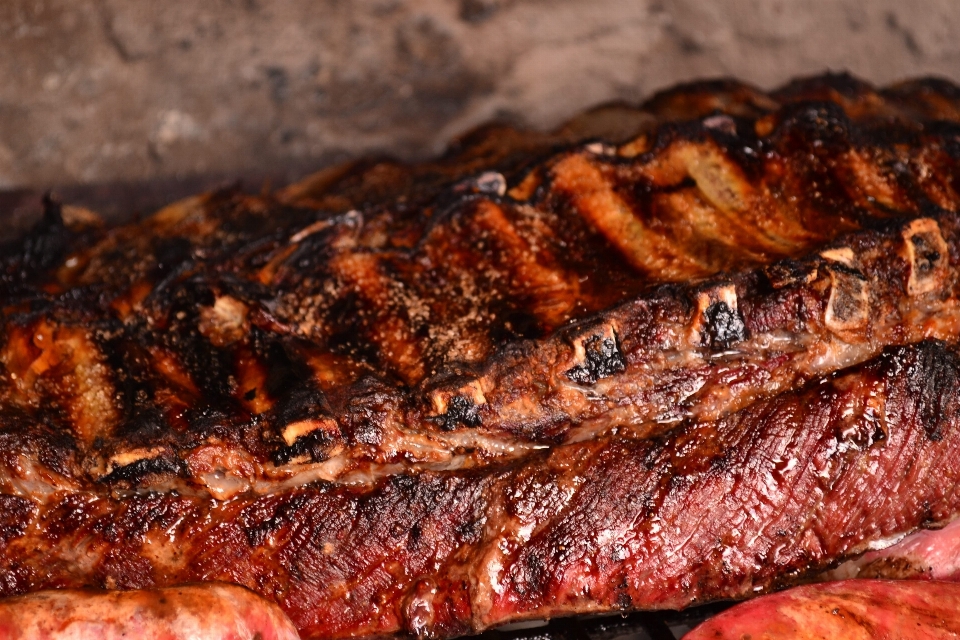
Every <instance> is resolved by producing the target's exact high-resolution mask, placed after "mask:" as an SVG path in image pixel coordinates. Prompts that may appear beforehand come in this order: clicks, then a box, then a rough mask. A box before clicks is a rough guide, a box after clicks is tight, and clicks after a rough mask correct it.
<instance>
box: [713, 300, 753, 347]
mask: <svg viewBox="0 0 960 640" xmlns="http://www.w3.org/2000/svg"><path fill="white" fill-rule="evenodd" d="M703 319H704V321H705V322H704V326H703V333H702V335H701V340H702V342H703V344H704V345H705V346H707V347H710V348H712V349H726V348H728V347H730V346H732V345H734V344H737V343H738V342H743V341H744V340H746V339H747V333H748V332H747V327H746V325H744V323H743V317H742V316H741V315H740V313H739V311H734V310H733V309H731V308H730V306H729V305H728V304H727V303H726V302H723V301H721V300H718V301H717V302H714V303H713V304H711V305H710V306H709V307H707V308H706V310H705V311H704V312H703Z"/></svg>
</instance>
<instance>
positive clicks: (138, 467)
mask: <svg viewBox="0 0 960 640" xmlns="http://www.w3.org/2000/svg"><path fill="white" fill-rule="evenodd" d="M187 473H188V470H187V465H186V464H185V463H184V462H183V461H182V460H178V459H176V458H173V457H168V456H159V457H157V458H143V459H141V460H137V461H136V462H134V463H131V464H128V465H124V466H122V467H118V468H116V469H114V470H113V471H111V472H110V473H109V474H107V475H106V476H104V477H103V478H101V479H100V482H103V483H105V484H113V483H116V482H128V483H130V484H131V485H134V484H141V483H143V482H144V481H145V479H146V478H147V476H152V475H167V474H171V475H177V476H186V475H187Z"/></svg>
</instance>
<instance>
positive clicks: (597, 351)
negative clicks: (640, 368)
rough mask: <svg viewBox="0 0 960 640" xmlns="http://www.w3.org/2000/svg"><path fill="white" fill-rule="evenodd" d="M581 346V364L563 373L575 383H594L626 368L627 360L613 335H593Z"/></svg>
mask: <svg viewBox="0 0 960 640" xmlns="http://www.w3.org/2000/svg"><path fill="white" fill-rule="evenodd" d="M583 348H584V362H583V364H578V365H577V366H575V367H573V368H572V369H569V370H567V371H566V374H565V375H566V376H567V377H568V378H570V379H571V380H573V381H574V382H576V383H577V384H594V383H596V382H597V380H600V379H602V378H607V377H609V376H612V375H614V374H617V373H620V372H622V371H624V370H625V369H626V368H627V361H626V359H625V358H624V357H623V354H622V353H621V352H620V345H619V344H617V339H616V337H615V336H614V337H612V338H604V337H601V336H593V337H592V338H589V339H588V340H587V341H586V342H584V343H583Z"/></svg>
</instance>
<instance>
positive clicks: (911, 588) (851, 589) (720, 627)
mask: <svg viewBox="0 0 960 640" xmlns="http://www.w3.org/2000/svg"><path fill="white" fill-rule="evenodd" d="M958 635H960V584H957V583H953V582H940V581H935V580H931V581H926V580H922V581H921V580H903V581H899V580H843V581H840V582H829V583H825V584H810V585H805V586H802V587H796V588H794V589H789V590H787V591H783V592H780V593H775V594H772V595H769V596H764V597H761V598H757V599H755V600H750V601H748V602H744V603H742V604H739V605H737V606H735V607H733V608H732V609H728V610H727V611H724V612H723V613H721V614H720V615H718V616H716V617H714V618H711V619H710V620H708V621H706V622H704V623H703V624H702V625H700V626H699V627H697V628H696V629H694V630H693V631H691V632H690V633H688V634H687V635H686V636H684V640H708V639H710V640H727V639H730V640H733V639H736V640H747V639H749V640H765V639H770V640H806V639H808V638H809V639H810V640H814V639H817V640H824V639H831V640H833V639H836V640H846V639H859V638H864V639H866V638H879V639H885V638H890V639H893V638H896V639H898V640H911V639H913V638H924V639H926V638H931V639H933V638H956V637H957V636H958Z"/></svg>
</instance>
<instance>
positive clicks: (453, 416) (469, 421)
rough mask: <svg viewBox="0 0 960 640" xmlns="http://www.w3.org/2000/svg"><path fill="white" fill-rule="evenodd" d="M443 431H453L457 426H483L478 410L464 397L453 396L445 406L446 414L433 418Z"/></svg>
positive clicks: (471, 401)
mask: <svg viewBox="0 0 960 640" xmlns="http://www.w3.org/2000/svg"><path fill="white" fill-rule="evenodd" d="M433 420H435V421H436V423H437V425H438V426H439V427H440V428H441V429H443V430H444V431H453V430H454V429H456V428H457V427H458V426H461V425H463V426H465V427H479V426H480V425H481V424H483V419H482V418H481V417H480V408H479V407H478V406H477V405H476V404H475V403H474V402H473V400H471V399H470V398H468V397H466V396H459V395H458V396H453V397H452V398H450V402H449V403H448V404H447V412H446V413H444V414H442V415H439V416H436V417H435V418H433Z"/></svg>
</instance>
